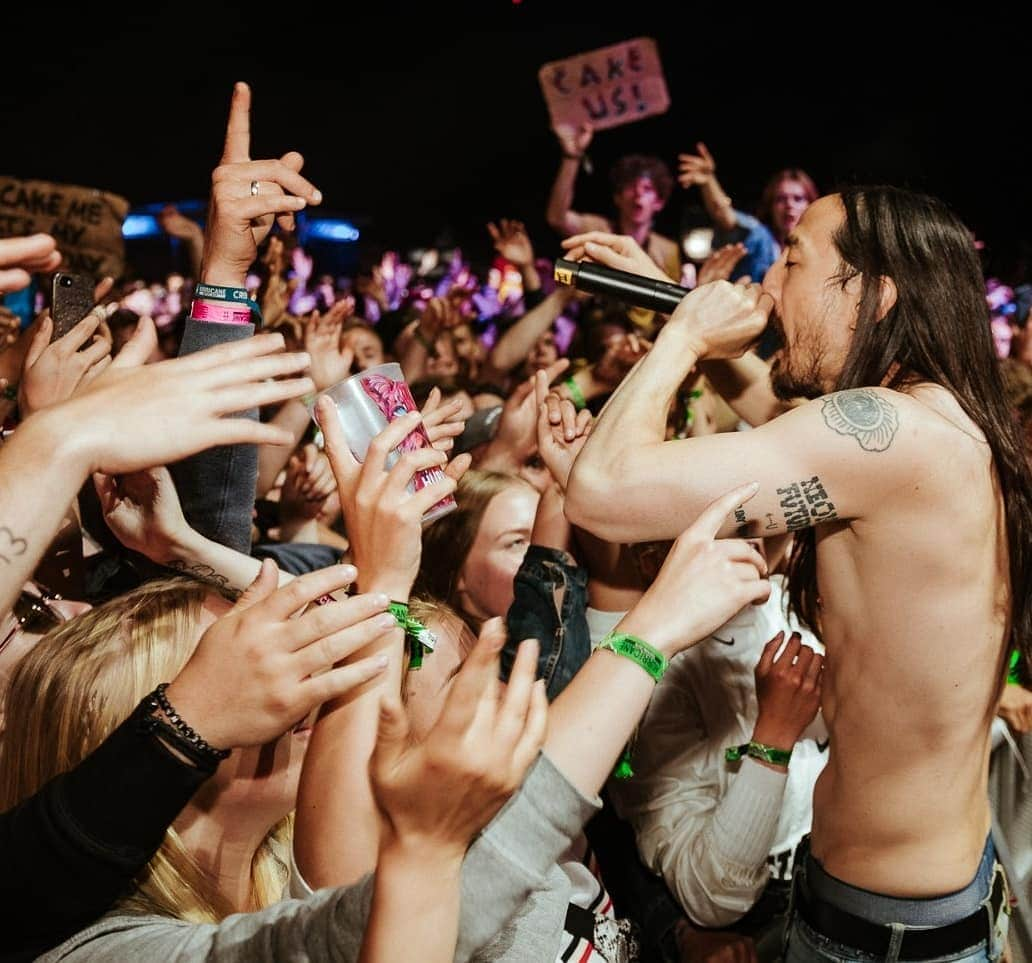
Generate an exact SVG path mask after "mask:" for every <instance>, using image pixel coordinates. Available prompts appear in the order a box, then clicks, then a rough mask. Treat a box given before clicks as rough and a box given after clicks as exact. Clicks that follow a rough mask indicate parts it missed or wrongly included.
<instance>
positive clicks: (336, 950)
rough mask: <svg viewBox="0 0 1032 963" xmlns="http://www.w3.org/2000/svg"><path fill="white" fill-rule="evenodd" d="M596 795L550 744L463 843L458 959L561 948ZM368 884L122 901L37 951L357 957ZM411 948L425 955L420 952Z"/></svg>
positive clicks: (76, 956) (256, 958) (536, 956)
mask: <svg viewBox="0 0 1032 963" xmlns="http://www.w3.org/2000/svg"><path fill="white" fill-rule="evenodd" d="M600 805H601V804H600V802H599V800H597V799H595V800H593V801H592V800H587V799H585V798H584V797H583V796H581V795H580V793H579V792H577V790H576V789H575V788H574V787H573V786H572V785H570V783H569V782H567V780H566V779H565V777H564V776H563V775H562V773H561V772H560V771H559V770H558V769H557V768H556V767H555V766H554V765H553V764H552V763H551V762H550V761H549V760H548V758H547V757H546V756H545V755H544V754H541V755H539V756H538V758H537V760H536V761H535V762H534V764H533V765H532V766H531V768H530V771H529V772H528V774H527V778H526V779H525V780H524V783H523V786H522V787H521V788H520V790H519V791H518V792H517V793H516V794H515V795H514V796H513V797H512V798H511V799H510V800H509V801H508V802H507V803H506V805H505V806H504V807H503V808H502V810H501V811H500V812H499V813H498V815H497V816H495V818H494V819H493V820H492V821H491V822H490V824H489V825H488V826H487V828H486V829H485V830H484V831H483V832H482V833H481V834H480V836H478V837H477V839H476V840H475V841H474V842H473V845H472V846H470V848H469V851H468V852H467V854H466V859H465V861H464V862H463V864H462V900H461V909H460V913H459V941H458V946H457V947H456V951H455V959H456V960H458V961H463V963H465V961H468V960H472V959H484V960H487V959H490V960H503V959H504V960H505V961H506V963H541V961H542V960H552V959H554V958H555V952H556V948H557V947H558V946H559V942H560V939H561V935H562V932H563V923H564V921H565V918H566V906H567V903H568V901H569V882H568V880H567V879H566V877H565V874H564V873H563V872H562V870H561V869H560V868H559V865H558V860H559V857H560V856H561V855H562V854H563V853H564V852H565V851H566V849H567V848H568V847H569V846H570V845H571V843H572V842H573V840H574V839H575V838H576V837H577V836H578V834H579V833H580V831H581V828H582V827H583V825H584V823H585V822H586V821H587V820H588V818H589V817H590V816H591V815H592V814H593V813H594V812H595V810H597V809H598V808H599V807H600ZM427 885H433V880H431V879H428V880H427ZM372 893H373V876H372V874H370V875H368V876H366V877H364V878H363V879H362V880H360V881H359V882H358V883H356V884H355V885H353V886H346V887H339V888H334V889H322V890H318V891H317V892H315V893H314V894H312V895H311V896H308V897H307V898H305V899H286V900H282V901H281V902H279V903H276V904H275V905H273V906H270V907H268V908H267V909H264V910H261V911H260V912H257V913H239V914H236V915H234V916H229V917H227V918H226V919H224V920H223V921H222V922H221V923H206V924H196V923H187V922H183V921H182V920H175V919H170V918H168V917H165V916H138V915H129V914H126V913H125V912H121V911H119V910H115V911H113V912H112V913H110V914H109V915H107V916H105V917H103V918H102V919H101V920H100V921H99V922H97V923H95V924H94V925H92V926H90V927H88V928H87V929H85V930H82V931H81V932H79V933H78V934H76V935H75V936H74V937H72V938H71V939H70V940H66V941H65V942H64V943H62V944H61V945H60V946H58V947H56V948H55V949H53V950H51V951H50V952H49V953H47V954H46V955H45V956H42V957H40V958H39V959H40V960H42V961H45V963H55V961H58V960H67V961H70V963H101V961H105V963H108V961H111V963H114V961H118V963H122V961H124V960H130V959H143V960H163V961H167V963H178V961H186V960H205V961H218V963H263V961H268V963H302V961H330V960H332V961H334V963H336V961H349V960H355V959H357V958H358V952H359V948H360V946H361V943H362V935H363V933H364V932H365V925H366V921H367V919H368V917H369V907H370V902H371V900H372ZM399 938H403V934H399ZM488 944H490V945H488ZM413 953H414V955H413V958H417V957H418V951H417V950H415V949H414V950H413Z"/></svg>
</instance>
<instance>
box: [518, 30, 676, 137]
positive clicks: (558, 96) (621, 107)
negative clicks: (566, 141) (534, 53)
mask: <svg viewBox="0 0 1032 963" xmlns="http://www.w3.org/2000/svg"><path fill="white" fill-rule="evenodd" d="M538 81H539V82H540V83H541V90H542V92H543V93H544V95H545V102H546V103H547V104H548V113H549V115H550V116H551V118H552V126H553V127H560V126H570V127H580V125H581V124H585V123H587V124H591V126H592V127H593V128H594V129H595V130H605V129H606V128H607V127H618V126H619V125H620V124H629V123H630V122H631V121H634V120H641V119H642V118H643V117H652V116H653V115H654V114H662V113H663V112H664V111H665V110H666V109H667V108H668V107H669V106H670V94H669V93H668V92H667V86H666V80H665V79H664V78H663V65H662V64H661V63H660V62H659V51H658V50H657V49H656V41H655V40H653V39H652V38H651V37H638V38H637V39H635V40H625V41H624V42H623V43H616V44H613V45H612V46H611V47H602V48H601V49H599V50H593V51H591V52H590V53H585V54H578V55H577V56H576V57H568V58H566V59H565V60H553V61H552V62H551V63H547V64H545V65H544V66H543V67H542V68H541V69H540V70H539V71H538Z"/></svg>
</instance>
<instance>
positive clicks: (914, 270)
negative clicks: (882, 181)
mask: <svg viewBox="0 0 1032 963" xmlns="http://www.w3.org/2000/svg"><path fill="white" fill-rule="evenodd" d="M840 197H841V199H842V204H843V206H844V208H845V220H844V222H843V224H842V226H841V227H840V228H839V229H838V231H837V232H836V234H835V236H834V242H835V246H836V247H837V248H838V251H839V254H840V255H841V258H842V269H841V273H840V275H839V277H837V278H836V279H835V281H838V282H841V283H843V284H845V283H846V281H848V280H849V279H850V278H852V277H855V276H856V275H858V274H859V275H861V277H862V286H861V295H860V305H859V316H858V318H857V324H856V331H855V334H854V336H853V341H852V344H851V345H850V348H849V353H848V355H847V357H846V361H845V365H844V366H843V368H842V373H841V374H840V375H839V377H838V381H837V383H836V385H835V390H836V391H842V390H845V389H848V388H863V387H873V386H877V385H885V386H886V387H889V388H896V389H900V388H902V387H905V386H906V385H907V384H908V383H911V382H914V381H926V382H931V383H933V384H937V385H942V387H944V388H946V389H947V390H948V391H949V392H950V393H951V394H952V395H953V396H954V397H955V398H956V399H957V401H958V403H959V404H960V406H961V407H962V408H963V409H964V412H965V413H966V414H967V416H968V417H969V418H970V419H971V420H972V421H973V422H974V423H975V424H976V425H978V427H979V428H980V429H981V430H982V432H983V434H984V435H985V437H986V441H988V443H989V448H990V449H991V451H992V456H993V466H994V468H995V470H996V474H997V477H998V479H999V483H1000V489H1001V491H1002V494H1003V506H1004V513H1005V516H1006V527H1007V543H1008V549H1009V553H1010V595H1011V609H1012V616H1011V643H1012V647H1013V648H1018V649H1020V650H1021V652H1022V653H1023V655H1024V657H1025V665H1026V670H1027V668H1028V666H1029V665H1030V663H1032V472H1030V469H1029V460H1028V454H1027V453H1026V451H1025V448H1024V442H1023V439H1022V436H1021V433H1020V432H1019V430H1018V426H1017V422H1016V420H1015V418H1014V416H1013V414H1012V412H1011V410H1010V407H1009V406H1008V404H1007V400H1006V397H1005V395H1004V390H1003V381H1002V379H1001V376H1000V370H999V365H998V362H997V360H996V352H995V350H994V347H993V341H992V335H991V332H990V326H989V308H988V305H987V303H986V299H985V282H984V280H983V277H982V271H981V267H980V265H979V262H978V257H977V255H976V254H975V247H974V243H973V240H972V237H971V235H970V233H969V232H968V230H967V229H966V228H965V226H964V225H963V224H962V223H961V221H960V220H959V219H958V218H957V217H956V216H955V215H954V214H953V213H952V212H951V211H950V210H949V209H948V208H947V207H946V206H945V205H944V204H943V203H942V202H941V201H938V200H936V199H935V198H933V197H928V196H927V195H923V194H915V193H912V192H910V191H905V190H900V189H899V188H895V187H847V188H845V189H843V190H842V191H841V192H840ZM883 276H884V277H889V278H891V279H892V280H893V282H895V285H896V291H897V298H896V303H895V305H893V307H892V308H891V309H890V310H889V311H888V313H887V314H886V315H885V317H884V318H882V319H881V320H880V321H879V320H878V312H879V294H880V282H879V278H880V277H883ZM832 283H834V282H832ZM944 524H947V523H946V521H945V520H944ZM815 547H816V539H815V534H814V530H813V529H812V528H811V529H807V530H805V531H800V532H796V535H795V543H794V547H793V551H792V559H791V564H790V567H789V593H790V597H791V604H792V607H793V608H794V609H795V611H796V612H797V613H798V614H799V616H800V617H801V618H803V619H805V620H806V622H808V623H809V624H810V625H811V626H813V627H814V628H816V627H817V626H818V625H819V619H818V614H817V565H816V551H815Z"/></svg>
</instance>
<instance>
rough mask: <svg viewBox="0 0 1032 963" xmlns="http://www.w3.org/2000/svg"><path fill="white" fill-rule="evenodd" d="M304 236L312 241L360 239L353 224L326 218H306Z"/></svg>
mask: <svg viewBox="0 0 1032 963" xmlns="http://www.w3.org/2000/svg"><path fill="white" fill-rule="evenodd" d="M305 235H306V237H307V238H308V239H310V240H313V241H357V240H358V239H359V237H360V233H359V230H358V228H357V227H355V225H354V224H350V223H348V222H347V221H338V220H333V219H331V218H328V217H322V218H314V217H310V218H308V221H307V224H306V225H305Z"/></svg>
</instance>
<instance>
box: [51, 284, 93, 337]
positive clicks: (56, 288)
mask: <svg viewBox="0 0 1032 963" xmlns="http://www.w3.org/2000/svg"><path fill="white" fill-rule="evenodd" d="M93 284H94V282H93V278H91V277H88V276H87V275H85V274H66V273H64V272H63V271H58V272H57V273H56V274H55V275H54V283H53V287H52V289H51V294H50V317H51V318H52V319H53V321H54V332H53V334H52V335H51V337H50V340H51V341H56V340H57V339H58V338H60V337H63V336H64V335H66V334H68V332H69V331H71V330H72V328H74V327H75V326H76V325H77V324H78V323H79V322H80V321H81V320H82V319H83V318H85V317H86V315H87V314H89V313H90V311H92V310H93V304H94V301H93Z"/></svg>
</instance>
